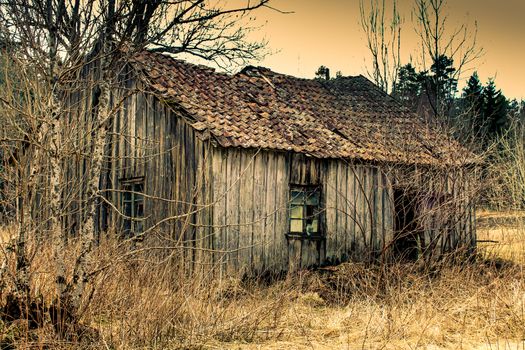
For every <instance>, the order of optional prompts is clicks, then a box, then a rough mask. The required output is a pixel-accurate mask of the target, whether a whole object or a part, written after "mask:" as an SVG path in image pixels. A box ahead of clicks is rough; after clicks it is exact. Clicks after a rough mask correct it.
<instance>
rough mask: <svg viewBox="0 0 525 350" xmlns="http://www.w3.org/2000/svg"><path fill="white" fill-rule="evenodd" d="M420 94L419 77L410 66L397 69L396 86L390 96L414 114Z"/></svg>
mask: <svg viewBox="0 0 525 350" xmlns="http://www.w3.org/2000/svg"><path fill="white" fill-rule="evenodd" d="M420 93H421V81H420V77H419V74H418V73H417V72H416V69H415V68H414V67H413V66H412V64H410V63H408V64H406V65H404V66H402V67H401V68H399V73H398V79H397V84H396V85H395V86H394V89H393V91H392V96H393V97H395V98H397V99H398V100H400V101H401V102H403V103H404V104H405V105H406V106H407V107H408V108H410V109H411V110H412V111H414V112H415V111H416V110H417V106H418V101H419V96H420Z"/></svg>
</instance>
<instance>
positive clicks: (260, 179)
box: [251, 152, 266, 272]
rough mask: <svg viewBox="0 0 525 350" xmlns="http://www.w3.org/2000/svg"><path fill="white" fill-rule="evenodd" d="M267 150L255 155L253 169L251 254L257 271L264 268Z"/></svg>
mask: <svg viewBox="0 0 525 350" xmlns="http://www.w3.org/2000/svg"><path fill="white" fill-rule="evenodd" d="M265 156H266V152H264V153H263V152H260V153H258V154H257V155H256V156H255V162H254V170H253V192H252V203H253V206H254V210H253V219H252V220H253V222H254V225H253V232H252V249H251V256H252V259H253V268H254V270H255V271H256V272H261V271H262V270H263V262H264V249H265V247H264V237H263V235H264V229H265V226H264V222H265V218H264V216H265V214H266V212H265V202H266V176H265V175H266V163H265V162H264V159H265Z"/></svg>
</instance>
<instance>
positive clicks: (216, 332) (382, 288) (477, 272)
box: [0, 212, 525, 350]
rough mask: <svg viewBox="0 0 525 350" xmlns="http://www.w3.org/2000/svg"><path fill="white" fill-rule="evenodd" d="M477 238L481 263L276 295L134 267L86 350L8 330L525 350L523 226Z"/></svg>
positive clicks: (30, 343) (287, 345) (20, 339)
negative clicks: (66, 335)
mask: <svg viewBox="0 0 525 350" xmlns="http://www.w3.org/2000/svg"><path fill="white" fill-rule="evenodd" d="M478 226H479V230H478V234H479V239H480V240H486V241H491V242H484V243H480V244H479V253H480V257H479V258H478V259H477V260H475V261H471V262H464V263H460V264H458V263H455V264H453V263H449V262H443V263H441V264H439V265H438V266H434V267H432V268H429V267H424V266H422V265H421V264H418V263H414V264H403V265H401V264H400V265H394V266H389V267H381V266H365V265H361V264H343V265H340V266H338V267H334V268H326V269H321V270H317V271H303V272H301V273H298V274H297V275H294V276H288V277H286V278H283V279H280V280H278V281H274V282H272V283H262V282H260V281H259V282H255V281H241V280H238V279H225V280H221V281H217V282H214V283H211V282H210V281H209V278H206V276H204V277H203V278H192V279H187V278H183V277H180V276H179V277H176V278H174V277H173V276H170V274H172V272H170V270H169V269H168V268H167V267H166V266H165V264H157V263H153V262H147V261H143V260H140V261H139V260H137V261H133V262H129V261H127V262H125V263H122V264H116V265H115V267H114V268H112V269H110V270H108V271H106V272H105V273H103V274H102V275H101V276H100V277H99V278H98V279H97V281H96V284H95V286H94V290H93V292H94V293H93V296H92V299H90V300H89V302H87V303H86V305H87V308H86V310H85V314H84V316H83V323H84V324H85V325H87V326H88V327H87V329H92V330H95V333H96V334H98V335H96V336H93V337H91V338H89V340H88V341H87V342H86V341H84V342H83V343H80V345H79V343H78V342H76V341H75V340H71V341H64V340H63V339H62V340H57V339H56V337H55V336H53V335H52V332H46V330H42V329H40V330H38V331H27V332H26V333H23V327H21V326H20V325H19V324H18V325H10V326H7V325H5V326H2V325H1V324H0V330H2V333H3V338H4V340H5V339H11V342H12V343H13V344H14V345H16V346H18V347H20V348H46V347H47V348H63V349H76V348H97V349H98V348H100V349H498V350H499V349H509V350H518V349H525V279H524V271H523V266H524V265H523V263H524V261H525V260H524V259H525V256H524V252H525V241H524V237H525V234H524V233H525V230H524V228H525V225H523V220H522V215H521V213H506V214H501V213H500V214H498V213H491V212H480V213H479V215H478ZM3 234H4V235H6V234H7V232H6V231H4V232H3ZM108 247H109V248H108V249H107V250H105V251H101V252H100V256H99V259H100V260H101V261H105V259H107V258H110V257H111V252H112V250H111V249H110V248H111V244H110V243H108ZM40 259H41V260H39V264H38V268H37V269H36V270H35V271H34V272H35V275H36V276H38V278H35V280H34V281H33V288H34V290H37V291H38V293H40V294H41V295H42V296H43V297H44V298H45V296H46V295H47V294H50V293H51V291H50V290H49V286H50V285H53V284H52V281H50V280H49V278H50V276H52V274H50V273H49V271H50V269H51V267H50V266H47V265H46V261H47V260H46V255H45V254H44V255H42V257H41V258H40Z"/></svg>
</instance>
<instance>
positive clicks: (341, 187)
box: [336, 160, 348, 260]
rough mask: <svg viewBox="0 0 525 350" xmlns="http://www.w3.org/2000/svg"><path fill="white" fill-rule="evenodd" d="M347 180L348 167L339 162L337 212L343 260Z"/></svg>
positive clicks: (345, 239) (338, 233) (345, 236)
mask: <svg viewBox="0 0 525 350" xmlns="http://www.w3.org/2000/svg"><path fill="white" fill-rule="evenodd" d="M346 183H347V178H346V165H345V163H344V162H343V161H340V160H338V161H337V182H336V186H337V200H336V207H337V209H336V212H337V224H336V225H337V252H336V254H337V258H338V259H339V260H342V259H343V254H346V251H347V234H348V233H347V229H346V223H347V216H348V213H347V208H346V201H347V197H346V196H347V184H346Z"/></svg>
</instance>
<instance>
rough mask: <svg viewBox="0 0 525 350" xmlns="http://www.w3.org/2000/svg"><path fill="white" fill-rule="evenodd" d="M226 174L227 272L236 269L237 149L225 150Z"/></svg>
mask: <svg viewBox="0 0 525 350" xmlns="http://www.w3.org/2000/svg"><path fill="white" fill-rule="evenodd" d="M227 159H228V176H227V178H226V181H227V182H226V183H227V188H226V191H227V192H226V198H227V201H228V208H227V213H226V247H227V250H228V258H227V263H226V264H227V266H226V269H227V271H228V274H233V273H235V271H237V249H238V247H239V173H240V171H239V168H240V161H239V151H238V150H235V149H228V150H227Z"/></svg>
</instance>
